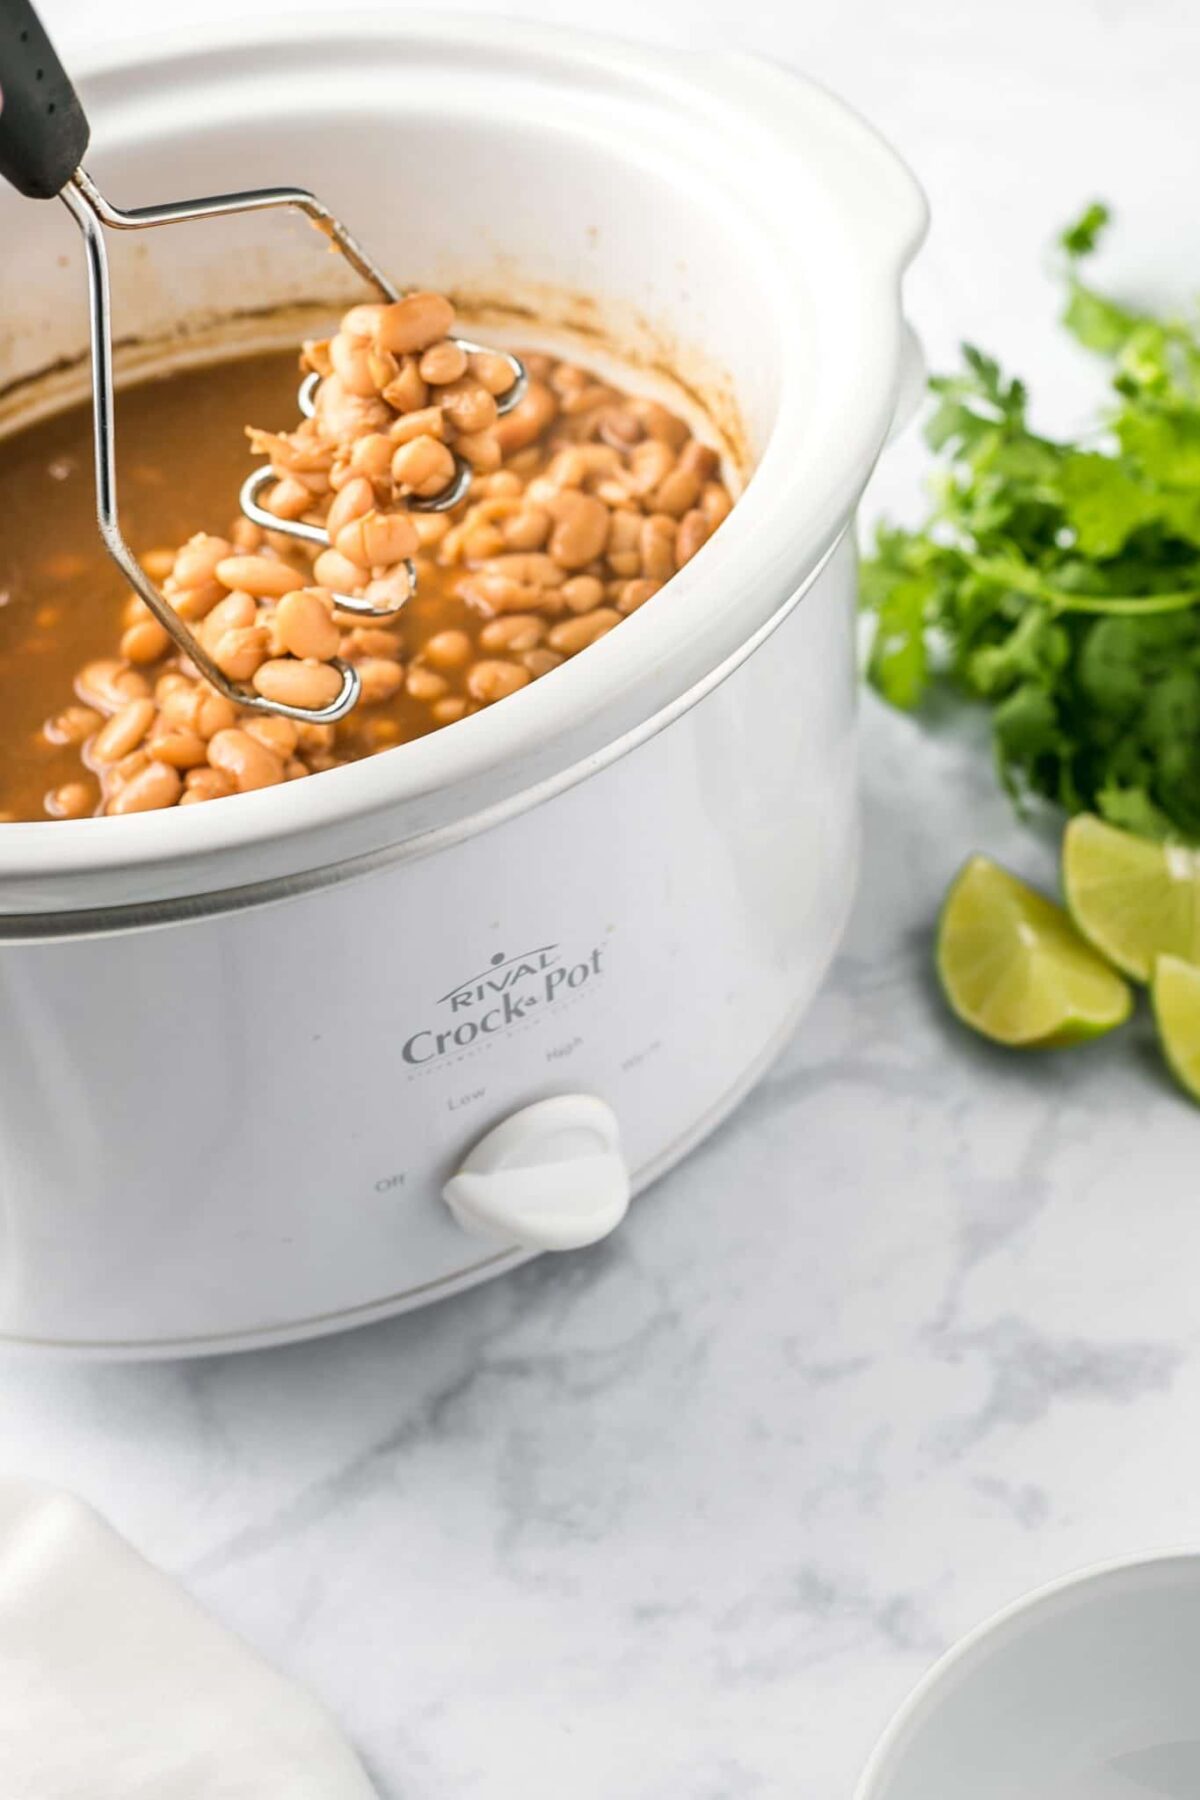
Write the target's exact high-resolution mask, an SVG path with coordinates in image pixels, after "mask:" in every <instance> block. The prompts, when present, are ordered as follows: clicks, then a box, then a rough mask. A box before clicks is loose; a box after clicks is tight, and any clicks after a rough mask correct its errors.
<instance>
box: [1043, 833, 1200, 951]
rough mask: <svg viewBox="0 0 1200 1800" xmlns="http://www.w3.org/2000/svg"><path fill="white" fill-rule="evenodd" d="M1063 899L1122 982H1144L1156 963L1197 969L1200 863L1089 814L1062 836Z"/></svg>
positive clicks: (1190, 852)
mask: <svg viewBox="0 0 1200 1800" xmlns="http://www.w3.org/2000/svg"><path fill="white" fill-rule="evenodd" d="M1062 870H1063V891H1064V893H1065V896H1066V901H1067V907H1068V909H1069V911H1070V914H1071V917H1072V919H1073V920H1074V921H1075V924H1076V926H1077V927H1078V929H1079V930H1080V931H1081V932H1082V933H1083V935H1084V937H1085V938H1086V939H1087V940H1088V942H1089V943H1090V944H1092V945H1094V947H1095V948H1096V949H1097V950H1098V951H1099V952H1100V954H1101V955H1102V956H1103V957H1105V958H1106V959H1107V961H1108V962H1110V963H1112V964H1113V966H1114V967H1115V968H1118V969H1120V970H1121V971H1122V973H1123V974H1125V975H1128V976H1130V977H1132V979H1133V980H1135V981H1141V982H1147V981H1149V980H1150V976H1151V971H1152V970H1153V968H1154V964H1155V960H1156V958H1157V957H1159V956H1174V957H1177V958H1179V959H1180V960H1181V961H1183V962H1188V963H1200V855H1197V853H1196V852H1195V851H1194V850H1189V849H1187V848H1185V847H1184V846H1183V845H1178V844H1156V843H1152V842H1150V841H1149V840H1147V839H1146V838H1138V837H1134V836H1133V835H1132V834H1131V833H1130V832H1128V831H1119V830H1118V829H1117V827H1116V826H1115V825H1108V824H1106V823H1105V822H1104V820H1102V819H1097V818H1095V817H1093V815H1092V814H1090V813H1082V814H1080V816H1079V817H1078V818H1075V819H1072V820H1071V822H1070V824H1069V825H1068V826H1067V829H1066V832H1065V834H1064V836H1063V859H1062Z"/></svg>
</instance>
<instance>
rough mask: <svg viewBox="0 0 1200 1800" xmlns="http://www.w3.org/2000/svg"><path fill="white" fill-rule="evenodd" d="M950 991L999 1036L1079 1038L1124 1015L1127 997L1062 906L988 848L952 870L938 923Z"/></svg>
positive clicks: (968, 1015)
mask: <svg viewBox="0 0 1200 1800" xmlns="http://www.w3.org/2000/svg"><path fill="white" fill-rule="evenodd" d="M937 966H938V974H939V975H940V976H941V980H942V986H943V987H944V988H945V990H946V998H947V999H948V1000H949V1002H950V1004H951V1006H952V1007H953V1008H954V1010H955V1012H956V1013H957V1014H958V1016H959V1018H960V1019H962V1020H963V1021H964V1023H966V1024H967V1025H970V1026H973V1027H974V1029H975V1030H976V1031H981V1032H982V1033H983V1035H984V1037H989V1038H991V1039H992V1040H993V1041H994V1042H995V1043H997V1044H1010V1045H1022V1046H1027V1047H1029V1048H1034V1047H1043V1046H1044V1047H1047V1048H1049V1047H1051V1046H1055V1045H1059V1044H1077V1043H1081V1042H1082V1041H1083V1040H1084V1039H1086V1038H1093V1037H1099V1036H1100V1034H1101V1033H1102V1032H1105V1031H1111V1030H1112V1028H1113V1026H1114V1025H1120V1024H1121V1023H1122V1021H1123V1020H1125V1019H1127V1018H1128V1017H1129V1010H1130V1007H1131V1005H1132V1004H1133V996H1132V994H1131V993H1130V991H1129V988H1128V987H1127V986H1126V984H1125V982H1123V981H1122V980H1121V977H1120V976H1119V975H1117V974H1114V972H1113V970H1112V969H1110V968H1109V967H1108V965H1107V963H1105V962H1103V961H1102V960H1101V959H1100V957H1098V956H1097V955H1096V953H1095V951H1094V950H1092V949H1091V948H1090V947H1089V946H1088V945H1087V944H1086V943H1085V942H1084V940H1083V939H1082V938H1081V937H1080V935H1079V933H1078V932H1077V931H1076V929H1075V927H1074V926H1073V925H1072V923H1071V921H1070V919H1069V918H1068V917H1067V915H1066V913H1065V912H1064V911H1063V909H1062V907H1061V906H1056V905H1055V904H1054V902H1053V901H1052V900H1047V899H1046V897H1045V896H1044V895H1043V894H1039V893H1036V892H1035V891H1034V889H1033V888H1031V887H1026V885H1025V883H1024V882H1023V881H1018V880H1017V878H1016V876H1015V875H1010V874H1009V873H1008V871H1007V870H1006V869H1001V868H1000V867H998V865H997V864H996V863H994V862H989V860H988V858H987V857H986V856H974V857H972V858H971V860H970V862H969V863H967V865H966V867H965V868H964V869H963V870H962V871H961V872H960V874H959V875H958V877H957V878H956V880H955V882H954V885H953V886H952V887H951V889H950V892H949V894H948V895H947V896H946V904H945V906H944V908H943V909H942V918H941V924H940V925H939V927H938V943H937Z"/></svg>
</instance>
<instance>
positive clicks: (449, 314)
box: [374, 293, 454, 355]
mask: <svg viewBox="0 0 1200 1800" xmlns="http://www.w3.org/2000/svg"><path fill="white" fill-rule="evenodd" d="M453 323H454V308H453V306H451V304H450V302H449V300H447V299H446V298H445V296H444V295H442V294H429V293H418V294H408V295H407V296H406V297H405V298H404V299H403V300H396V301H393V302H392V304H391V305H390V306H383V307H381V308H380V310H379V313H378V315H377V316H376V319H375V327H374V329H375V342H376V343H377V344H378V346H379V348H380V349H381V350H391V351H393V352H396V353H398V354H401V355H403V354H405V353H407V352H410V351H414V350H428V349H429V347H430V345H431V344H436V343H437V342H438V340H439V339H440V338H444V337H449V335H450V327H451V326H452V325H453Z"/></svg>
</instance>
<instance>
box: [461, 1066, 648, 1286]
mask: <svg viewBox="0 0 1200 1800" xmlns="http://www.w3.org/2000/svg"><path fill="white" fill-rule="evenodd" d="M442 1196H443V1198H444V1199H445V1202H446V1204H447V1206H448V1207H449V1208H450V1211H451V1212H452V1213H453V1214H454V1217H455V1218H456V1219H457V1221H458V1223H459V1224H460V1225H461V1226H462V1228H463V1230H464V1231H469V1232H471V1233H473V1234H474V1235H475V1236H478V1237H487V1238H492V1239H494V1240H499V1241H500V1242H502V1243H505V1244H517V1245H520V1247H521V1248H522V1249H524V1250H576V1249H578V1248H579V1247H580V1245H582V1244H594V1243H595V1242H596V1241H597V1239H598V1238H602V1237H607V1236H608V1234H609V1232H610V1231H612V1230H613V1229H614V1228H615V1227H616V1226H617V1225H619V1224H620V1223H621V1220H622V1219H623V1218H624V1217H625V1213H626V1210H627V1208H628V1206H629V1171H628V1169H627V1168H626V1167H625V1160H624V1158H623V1157H622V1155H621V1146H620V1136H619V1133H618V1130H617V1120H616V1115H615V1113H614V1112H613V1110H612V1108H611V1107H610V1106H606V1105H605V1103H604V1101H603V1100H597V1099H596V1098H595V1097H594V1096H593V1095H591V1094H559V1095H556V1096H555V1098H554V1099H553V1100H539V1101H537V1102H536V1103H535V1104H534V1105H533V1106H526V1107H523V1108H522V1110H521V1111H520V1112H516V1113H513V1114H512V1116H511V1117H510V1118H507V1119H505V1120H504V1121H503V1123H502V1124H500V1125H497V1126H496V1127H495V1129H494V1130H493V1131H489V1132H488V1134H487V1136H486V1137H484V1138H481V1139H480V1140H479V1142H478V1143H477V1144H476V1146H475V1148H474V1149H473V1150H472V1151H471V1153H470V1155H469V1156H468V1157H467V1159H466V1161H465V1162H464V1163H463V1165H462V1167H461V1168H460V1169H459V1171H458V1173H457V1175H453V1176H451V1178H450V1180H449V1181H448V1182H447V1183H446V1185H445V1187H444V1188H443V1189H442Z"/></svg>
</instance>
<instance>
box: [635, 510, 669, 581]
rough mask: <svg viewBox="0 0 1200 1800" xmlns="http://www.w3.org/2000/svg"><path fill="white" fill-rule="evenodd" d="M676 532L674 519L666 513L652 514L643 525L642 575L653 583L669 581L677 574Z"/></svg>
mask: <svg viewBox="0 0 1200 1800" xmlns="http://www.w3.org/2000/svg"><path fill="white" fill-rule="evenodd" d="M676 531H677V527H676V524H675V521H674V519H671V518H668V517H667V515H666V514H665V513H651V515H650V517H649V518H648V519H647V520H646V521H645V522H644V524H643V525H642V531H641V538H640V540H639V544H638V549H639V551H640V554H641V559H642V573H643V575H646V576H648V577H649V578H650V580H651V581H667V580H669V579H670V577H671V576H672V575H673V574H674V573H675V537H676Z"/></svg>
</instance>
